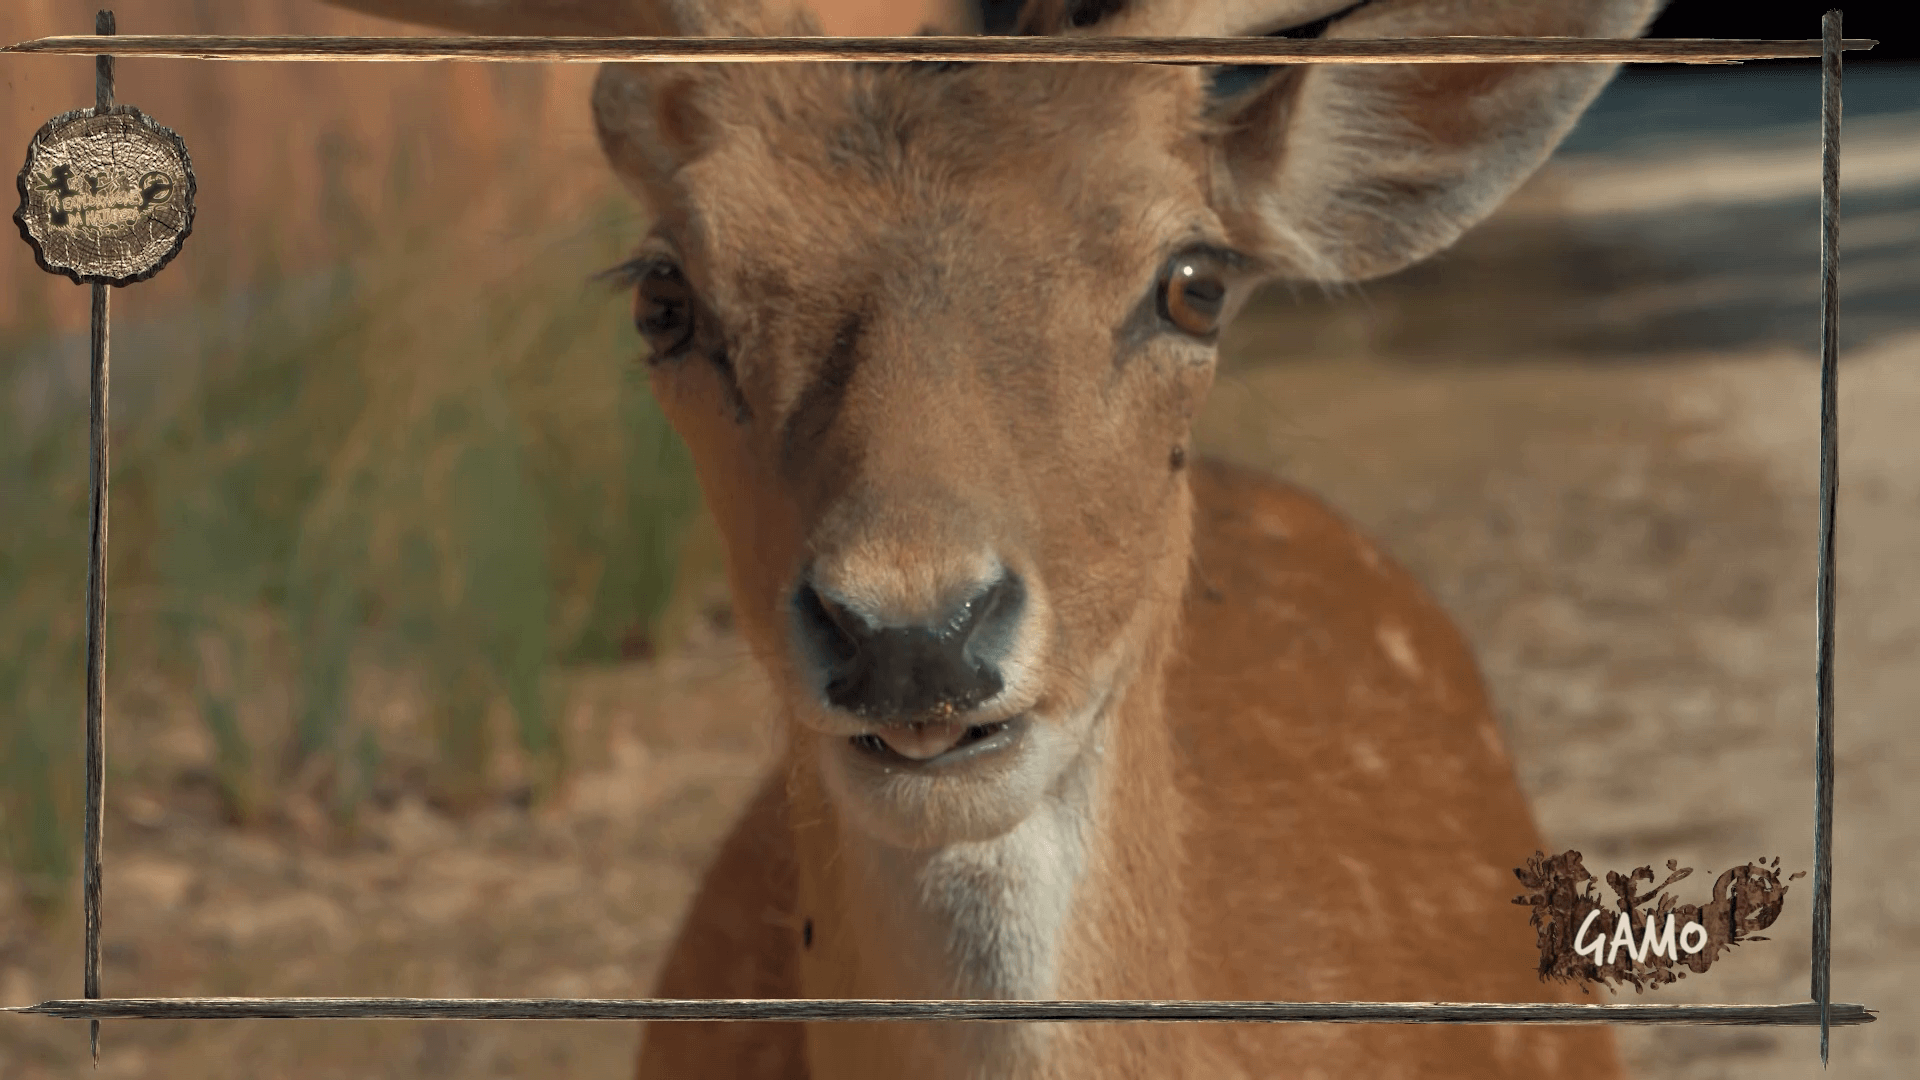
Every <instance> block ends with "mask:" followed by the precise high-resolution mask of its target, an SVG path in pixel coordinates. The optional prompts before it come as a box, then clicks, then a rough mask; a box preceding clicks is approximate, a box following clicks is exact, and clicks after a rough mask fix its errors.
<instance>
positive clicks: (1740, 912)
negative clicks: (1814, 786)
mask: <svg viewBox="0 0 1920 1080" xmlns="http://www.w3.org/2000/svg"><path fill="white" fill-rule="evenodd" d="M1667 870H1668V873H1667V877H1666V880H1664V881H1661V882H1660V883H1659V884H1658V885H1655V884H1653V881H1654V879H1655V877H1656V876H1657V875H1655V874H1654V872H1653V868H1652V867H1651V866H1642V867H1640V868H1639V869H1638V870H1635V871H1633V872H1632V873H1630V874H1621V873H1617V872H1615V871H1612V870H1609V871H1607V887H1608V888H1610V889H1612V890H1613V893H1614V905H1613V906H1612V907H1607V906H1604V905H1603V904H1602V899H1603V897H1602V895H1601V894H1600V892H1599V891H1598V890H1597V889H1596V888H1595V883H1596V882H1597V881H1598V880H1599V879H1598V878H1596V877H1594V876H1593V874H1592V873H1591V872H1589V871H1588V870H1587V868H1586V866H1584V865H1583V864H1582V863H1581V860H1580V853H1579V852H1577V851H1568V852H1564V853H1562V854H1559V855H1553V856H1548V855H1546V854H1545V853H1543V852H1537V851H1536V852H1534V854H1533V855H1532V857H1530V858H1529V859H1527V865H1525V866H1523V867H1521V868H1520V869H1518V870H1515V871H1514V872H1513V873H1514V876H1515V877H1517V878H1519V879H1520V883H1521V884H1522V885H1525V886H1526V887H1527V892H1526V894H1525V895H1522V896H1516V897H1514V898H1513V902H1514V903H1516V904H1522V905H1525V906H1527V907H1530V908H1532V909H1533V913H1532V916H1531V918H1530V919H1529V921H1530V922H1531V923H1532V924H1533V927H1534V930H1535V931H1536V932H1537V933H1538V936H1539V944H1540V978H1541V980H1542V981H1546V980H1548V979H1556V980H1559V981H1562V982H1570V983H1574V984H1576V985H1578V986H1579V987H1580V990H1581V992H1582V993H1585V992H1586V990H1587V987H1588V985H1589V984H1593V983H1604V984H1607V985H1609V986H1614V987H1619V986H1625V985H1631V986H1632V987H1633V989H1634V992H1635V993H1640V992H1641V991H1644V990H1646V989H1647V988H1648V987H1659V986H1666V985H1667V984H1669V983H1673V982H1677V981H1679V980H1681V979H1684V978H1686V977H1687V971H1692V972H1693V973H1695V974H1700V973H1703V972H1705V971H1706V970H1707V968H1708V967H1709V966H1710V965H1711V964H1712V963H1713V962H1714V961H1715V960H1716V959H1718V958H1719V957H1720V956H1721V955H1722V954H1723V953H1725V952H1726V951H1727V950H1728V949H1731V948H1732V947H1734V946H1735V945H1738V944H1740V943H1742V942H1747V941H1765V940H1767V939H1766V938H1764V937H1761V936H1759V932H1760V931H1762V930H1765V929H1766V928H1767V927H1769V926H1772V925H1773V923H1774V920H1776V919H1778V918H1779V917H1780V910H1781V908H1782V907H1784V906H1785V904H1786V901H1787V884H1786V883H1787V882H1788V881H1792V880H1795V879H1797V878H1801V877H1805V876H1806V874H1805V872H1804V871H1803V872H1801V873H1797V874H1792V875H1790V876H1788V877H1786V878H1782V877H1781V876H1780V860H1779V859H1778V858H1774V859H1771V860H1768V859H1761V860H1759V861H1758V862H1753V863H1748V864H1747V865H1745V866H1736V867H1734V868H1733V869H1731V870H1728V871H1727V872H1726V873H1724V874H1721V875H1720V877H1719V878H1718V879H1717V880H1716V881H1715V882H1714V883H1713V899H1711V900H1709V901H1707V902H1706V903H1704V904H1682V903H1680V902H1679V900H1678V899H1677V898H1675V897H1674V896H1672V895H1670V894H1669V893H1668V892H1667V891H1666V890H1667V886H1669V885H1673V884H1675V883H1676V882H1679V881H1683V880H1685V879H1686V878H1688V877H1690V876H1692V874H1693V868H1692V867H1683V866H1680V865H1679V864H1678V863H1677V862H1676V861H1675V860H1673V859H1668V860H1667ZM1643 888H1644V891H1643ZM1682 968H1685V969H1686V970H1684V971H1683V970H1681V969H1682Z"/></svg>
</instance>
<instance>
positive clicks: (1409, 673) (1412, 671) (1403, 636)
mask: <svg viewBox="0 0 1920 1080" xmlns="http://www.w3.org/2000/svg"><path fill="white" fill-rule="evenodd" d="M1373 637H1374V640H1376V641H1378V642H1379V643H1380V651H1381V652H1384V653H1386V654H1387V659H1389V660H1391V661H1393V666H1394V667H1397V668H1399V669H1400V671H1401V673H1402V674H1404V675H1406V677H1407V678H1409V679H1418V678H1419V677H1420V676H1421V674H1422V673H1424V672H1425V671H1426V668H1425V667H1423V666H1422V665H1421V663H1420V654H1419V653H1417V652H1415V651H1414V650H1413V637H1412V636H1411V635H1409V634H1408V633H1407V628H1406V627H1404V626H1401V625H1400V624H1399V623H1396V622H1382V623H1381V624H1380V625H1378V626H1376V627H1374V628H1373Z"/></svg>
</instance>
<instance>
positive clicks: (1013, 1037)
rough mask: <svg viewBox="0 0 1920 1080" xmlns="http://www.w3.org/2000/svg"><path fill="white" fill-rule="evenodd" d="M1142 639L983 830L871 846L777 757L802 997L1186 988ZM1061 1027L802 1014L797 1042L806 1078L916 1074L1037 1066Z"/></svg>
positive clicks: (1154, 691) (1150, 679)
mask: <svg viewBox="0 0 1920 1080" xmlns="http://www.w3.org/2000/svg"><path fill="white" fill-rule="evenodd" d="M1165 636H1166V637H1167V638H1170V637H1171V635H1170V634H1168V635H1165ZM1147 651H1148V652H1149V653H1150V654H1151V655H1149V656H1145V657H1142V660H1143V661H1144V662H1141V663H1138V664H1136V665H1127V666H1125V668H1123V670H1124V671H1125V675H1123V676H1122V677H1123V678H1125V677H1126V675H1131V678H1128V679H1127V681H1126V682H1125V683H1124V684H1123V685H1116V686H1115V687H1113V688H1112V689H1111V690H1109V692H1108V693H1107V694H1106V695H1105V697H1104V700H1103V701H1102V703H1101V704H1100V705H1099V706H1097V707H1098V709H1099V712H1098V714H1097V718H1096V719H1095V721H1094V730H1093V732H1092V738H1090V739H1089V740H1088V743H1087V745H1086V748H1085V749H1084V750H1083V751H1082V753H1081V754H1080V755H1079V757H1078V758H1077V759H1076V760H1075V761H1074V762H1073V763H1072V765H1070V766H1069V767H1068V768H1067V769H1066V770H1065V771H1064V772H1063V773H1062V775H1061V776H1060V779H1059V781H1058V783H1056V784H1055V785H1054V787H1053V788H1052V790H1051V791H1050V793H1049V796H1048V798H1047V799H1046V801H1045V802H1044V804H1043V805H1042V807H1041V808H1040V809H1039V810H1038V811H1037V812H1036V813H1034V814H1033V815H1032V816H1030V817H1029V818H1027V819H1026V820H1025V821H1023V822H1022V823H1021V824H1020V825H1018V826H1016V827H1015V828H1014V829H1012V830H1010V831H1009V832H1007V833H1005V834H1003V835H1001V836H998V837H995V838H993V839H990V840H983V841H975V842H968V843H961V844H954V845H950V846H946V847H938V848H932V849H927V850H906V849H901V848H897V847H892V846H888V845H886V844H884V843H881V842H879V841H877V840H875V839H873V838H871V837H869V836H868V835H866V834H865V833H863V832H861V831H860V830H859V829H858V828H856V827H854V826H853V825H851V824H850V823H848V822H847V821H845V820H844V819H843V818H842V817H841V816H840V815H839V814H837V813H836V812H835V809H834V807H833V805H832V803H831V802H830V801H829V800H828V799H827V797H826V794H825V792H824V790H823V788H822V784H821V782H820V780H819V773H818V769H817V766H815V765H814V763H812V762H810V761H807V760H805V758H804V756H803V755H796V756H795V758H794V760H793V762H792V764H793V773H792V777H793V779H792V787H791V790H790V797H791V799H792V801H793V809H794V816H793V819H792V820H793V822H794V832H795V850H796V855H797V856H798V861H799V877H800V889H799V903H800V907H799V911H798V912H797V914H798V916H799V917H800V919H801V920H803V922H802V935H801V936H802V953H801V964H800V968H801V973H802V981H803V987H804V991H805V993H806V994H807V996H809V997H868V998H993V999H1013V1000H1035V999H1039V1000H1047V999H1062V998H1068V999H1071V998H1114V997H1168V998H1180V997H1189V996H1191V994H1190V992H1189V990H1190V987H1189V979H1188V977H1187V971H1186V948H1185V924H1184V921H1183V919H1182V917H1181V915H1182V912H1181V907H1182V903H1181V900H1182V898H1181V895H1180V891H1179V882H1180V881H1181V880H1182V875H1181V873H1180V870H1181V867H1180V865H1179V843H1180V833H1181V829H1180V809H1181V804H1180V799H1179V795H1178V791H1177V788H1176V780H1175V775H1174V766H1173V753H1172V752H1171V747H1170V745H1169V744H1170V739H1169V733H1168V729H1167V726H1166V723H1165V711H1164V710H1165V701H1164V690H1165V686H1166V677H1165V671H1164V669H1165V666H1166V665H1165V660H1166V656H1165V653H1166V651H1167V650H1166V648H1165V646H1164V644H1159V645H1157V646H1156V647H1154V648H1152V649H1150V650H1147ZM860 1027H868V1030H866V1031H856V1030H855V1029H856V1028H860ZM1064 1027H1065V1025H1025V1024H1022V1025H1012V1024H968V1025H959V1024H947V1025H914V1024H881V1025H871V1026H868V1025H854V1024H832V1025H815V1026H814V1029H813V1030H812V1031H811V1032H810V1034H809V1044H810V1054H811V1055H812V1057H813V1059H814V1065H815V1075H819V1076H828V1075H882V1074H883V1073H881V1072H872V1071H870V1070H872V1069H874V1068H881V1067H882V1066H883V1065H885V1064H886V1063H893V1064H898V1063H899V1062H902V1061H913V1062H916V1063H922V1064H924V1065H925V1066H926V1067H927V1068H928V1069H932V1070H933V1071H932V1072H929V1073H926V1075H925V1077H923V1078H922V1080H933V1078H934V1077H935V1076H938V1077H942V1078H944V1077H949V1076H951V1077H985V1076H996V1077H1019V1076H1045V1075H1047V1074H1048V1073H1049V1072H1051V1070H1050V1069H1049V1068H1048V1067H1047V1064H1046V1063H1047V1062H1048V1060H1050V1059H1051V1058H1053V1057H1054V1056H1056V1055H1058V1054H1062V1053H1068V1052H1071V1051H1069V1050H1068V1049H1067V1048H1066V1047H1067V1041H1068V1040H1072V1039H1074V1038H1076V1036H1075V1035H1074V1034H1073V1033H1071V1032H1068V1031H1065V1030H1061V1029H1063V1028H1064ZM923 1071H924V1070H923Z"/></svg>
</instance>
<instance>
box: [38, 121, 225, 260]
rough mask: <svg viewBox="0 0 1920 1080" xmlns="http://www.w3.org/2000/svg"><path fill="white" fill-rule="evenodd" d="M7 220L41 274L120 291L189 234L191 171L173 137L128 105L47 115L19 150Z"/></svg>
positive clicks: (170, 253) (169, 254)
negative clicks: (14, 206)
mask: <svg viewBox="0 0 1920 1080" xmlns="http://www.w3.org/2000/svg"><path fill="white" fill-rule="evenodd" d="M19 186H20V209H19V210H18V211H16V212H15V213H14V215H13V220H14V221H15V222H16V223H18V224H19V226H20V235H21V236H22V237H24V238H25V239H26V241H27V243H29V244H31V245H32V246H33V254H34V259H35V261H37V262H38V263H39V264H40V268H41V269H42V270H45V271H47V272H48V273H50V274H65V275H66V276H67V277H70V278H72V279H73V280H74V281H75V282H77V283H93V284H101V285H129V284H132V283H133V282H136V281H144V280H145V279H147V278H150V277H152V276H153V275H154V274H155V273H157V272H159V270H160V268H161V267H163V266H165V265H166V264H167V262H168V260H170V259H172V258H173V257H174V256H175V255H177V254H179V252H180V245H181V244H183V243H184V242H185V241H186V239H187V234H188V233H190V232H192V231H193V195H194V178H193V164H192V162H191V161H190V160H189V159H188V158H187V145H186V143H184V142H182V141H181V140H180V136H178V135H176V134H174V133H173V132H172V131H169V130H168V129H166V128H164V127H161V126H160V125H159V124H157V123H155V122H154V121H153V119H152V118H150V117H148V116H147V115H146V114H144V113H142V112H141V111H140V110H138V109H136V108H133V107H132V106H130V105H120V106H116V107H114V108H112V109H110V110H108V111H106V112H104V113H100V112H96V111H95V110H93V109H80V110H76V111H74V112H70V113H65V114H63V115H61V116H56V117H54V118H53V119H52V120H49V121H47V123H46V124H45V125H44V126H42V127H41V128H40V130H39V131H38V132H36V133H35V134H34V136H33V142H32V143H31V144H29V145H28V147H27V163H26V165H25V166H24V167H22V168H21V170H20V185H19Z"/></svg>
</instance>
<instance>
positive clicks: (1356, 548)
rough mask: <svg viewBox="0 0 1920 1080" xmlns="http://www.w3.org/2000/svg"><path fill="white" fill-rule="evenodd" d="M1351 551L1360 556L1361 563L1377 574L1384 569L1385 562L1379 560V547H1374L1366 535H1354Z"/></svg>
mask: <svg viewBox="0 0 1920 1080" xmlns="http://www.w3.org/2000/svg"><path fill="white" fill-rule="evenodd" d="M1353 553H1354V554H1355V555H1358V556H1360V562H1361V564H1362V565H1364V566H1365V567H1366V568H1367V569H1369V570H1371V571H1373V572H1374V573H1376V574H1378V573H1383V572H1384V571H1385V569H1386V564H1385V563H1383V562H1381V561H1380V549H1379V548H1376V547H1374V546H1373V544H1372V542H1371V541H1369V540H1368V539H1367V538H1366V537H1364V536H1359V535H1355V536H1354V538H1353Z"/></svg>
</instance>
